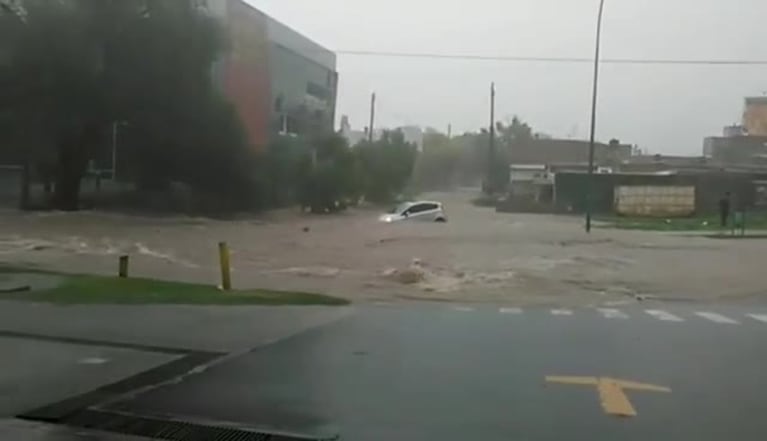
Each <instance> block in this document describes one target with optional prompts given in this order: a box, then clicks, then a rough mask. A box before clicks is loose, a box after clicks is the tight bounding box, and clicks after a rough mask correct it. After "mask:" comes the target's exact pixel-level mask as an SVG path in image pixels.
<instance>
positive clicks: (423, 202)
mask: <svg viewBox="0 0 767 441" xmlns="http://www.w3.org/2000/svg"><path fill="white" fill-rule="evenodd" d="M410 204H436V205H439V206H442V202H437V201H415V202H410Z"/></svg>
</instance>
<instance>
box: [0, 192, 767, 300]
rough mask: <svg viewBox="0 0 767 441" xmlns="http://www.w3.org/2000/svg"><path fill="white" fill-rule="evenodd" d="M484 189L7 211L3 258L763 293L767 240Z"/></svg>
mask: <svg viewBox="0 0 767 441" xmlns="http://www.w3.org/2000/svg"><path fill="white" fill-rule="evenodd" d="M472 196H473V193H470V192H456V193H450V194H431V195H428V196H425V197H426V198H429V199H437V200H441V201H443V202H444V203H445V206H446V210H447V214H448V216H449V218H450V221H449V222H448V223H446V224H431V223H415V222H405V223H397V224H383V223H379V222H378V221H377V220H376V218H377V215H378V213H377V212H376V211H373V210H365V209H358V210H354V211H351V212H348V213H345V214H341V215H332V216H311V215H301V214H298V213H296V212H293V211H280V212H272V213H269V214H266V215H263V216H259V217H254V218H249V219H240V220H234V221H220V220H211V219H203V218H187V217H176V218H151V217H135V216H125V215H116V214H108V213H93V212H90V213H74V214H65V213H46V214H41V213H18V212H12V211H5V212H2V213H0V263H5V264H15V265H36V266H39V267H42V268H47V269H55V270H65V271H76V272H87V273H100V274H114V273H115V272H116V271H117V257H118V256H119V255H120V254H124V253H127V254H130V255H131V275H133V276H136V277H142V276H143V277H157V278H163V279H171V280H184V281H192V282H203V283H217V280H218V272H217V271H218V266H217V260H216V259H217V249H216V245H217V243H218V242H219V241H227V242H228V243H229V244H230V247H231V249H232V262H233V268H234V273H233V278H234V283H235V286H236V287H238V288H255V287H260V288H277V289H288V290H304V291H314V292H322V293H328V294H333V295H337V296H342V297H346V298H349V299H351V300H354V301H396V300H400V301H404V300H413V299H416V300H435V301H460V302H492V303H498V304H511V305H521V304H547V305H564V306H577V305H590V304H621V303H624V302H632V301H635V299H636V298H660V299H667V300H721V299H728V300H736V299H738V300H739V299H754V298H758V297H760V296H762V295H764V294H765V291H767V284H766V283H765V278H766V276H767V271H766V270H765V264H764V260H765V255H767V241H760V240H754V241H750V240H738V241H727V240H712V239H707V238H704V237H697V236H692V235H683V234H668V233H654V232H634V231H620V230H606V229H596V231H594V232H593V233H592V234H591V235H586V234H585V233H584V232H583V228H582V220H581V219H580V218H577V217H571V216H552V215H530V214H499V213H495V212H494V211H493V210H491V209H487V208H478V207H474V206H472V205H471V204H470V203H469V200H470V198H471V197H472Z"/></svg>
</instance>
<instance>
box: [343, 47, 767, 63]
mask: <svg viewBox="0 0 767 441" xmlns="http://www.w3.org/2000/svg"><path fill="white" fill-rule="evenodd" d="M335 52H336V53H337V54H341V55H354V56H366V57H367V56H370V57H399V58H424V59H445V60H475V61H511V62H541V63H570V64H576V63H593V62H594V59H593V58H582V57H527V56H513V55H477V54H448V53H436V52H388V51H362V50H343V49H342V50H336V51H335ZM601 62H602V63H606V64H646V65H648V64H649V65H652V64H654V65H697V66H767V60H726V59H719V60H703V59H687V60H685V59H670V58H666V59H664V58H655V59H654V58H604V59H602V60H601Z"/></svg>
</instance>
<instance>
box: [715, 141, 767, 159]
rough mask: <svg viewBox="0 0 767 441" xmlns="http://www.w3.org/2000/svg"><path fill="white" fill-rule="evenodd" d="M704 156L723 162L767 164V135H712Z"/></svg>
mask: <svg viewBox="0 0 767 441" xmlns="http://www.w3.org/2000/svg"><path fill="white" fill-rule="evenodd" d="M703 156H705V157H706V158H709V159H711V160H712V161H713V162H715V163H722V164H767V136H750V135H749V136H726V137H725V136H711V137H708V138H706V139H704V140H703Z"/></svg>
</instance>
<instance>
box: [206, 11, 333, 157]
mask: <svg viewBox="0 0 767 441" xmlns="http://www.w3.org/2000/svg"><path fill="white" fill-rule="evenodd" d="M207 1H208V10H209V12H210V13H211V14H212V15H213V16H214V17H216V18H218V19H220V20H221V21H222V23H223V24H224V27H225V28H226V30H227V32H228V34H229V36H230V40H231V43H230V44H231V46H230V50H229V51H228V52H227V53H226V54H225V55H224V56H223V57H222V59H221V60H220V61H219V63H218V64H217V66H216V67H215V69H214V71H215V75H214V77H215V79H216V82H217V83H218V84H219V86H220V87H221V88H222V90H224V92H225V93H226V95H227V96H228V97H229V98H230V99H231V101H232V102H233V103H234V105H235V107H236V108H237V111H238V113H239V115H240V118H241V119H242V122H243V124H244V125H245V128H246V130H247V133H248V137H249V139H250V141H251V143H252V144H253V145H254V147H256V148H263V146H265V145H266V144H267V143H268V142H269V139H270V138H271V137H272V136H274V135H276V134H279V133H294V134H304V133H312V132H317V131H332V130H333V122H334V120H335V108H336V92H337V88H338V73H337V72H336V55H335V54H334V53H333V52H331V51H329V50H328V49H326V48H324V47H322V46H321V45H319V44H317V43H315V42H314V41H312V40H310V39H308V38H306V37H304V36H303V35H301V34H299V33H297V32H296V31H294V30H292V29H290V28H289V27H287V26H285V25H284V24H282V23H280V22H278V21H276V20H274V19H272V18H271V17H269V16H268V15H266V14H264V13H263V12H261V11H259V10H257V9H256V8H254V7H252V6H250V5H249V4H247V3H246V2H245V1H243V0H207Z"/></svg>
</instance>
